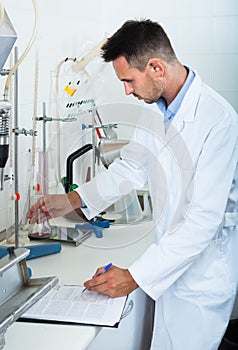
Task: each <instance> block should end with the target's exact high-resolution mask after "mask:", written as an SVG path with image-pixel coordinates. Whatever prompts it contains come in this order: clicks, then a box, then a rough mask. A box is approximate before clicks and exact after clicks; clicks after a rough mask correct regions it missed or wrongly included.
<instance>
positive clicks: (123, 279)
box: [84, 266, 138, 298]
mask: <svg viewBox="0 0 238 350" xmlns="http://www.w3.org/2000/svg"><path fill="white" fill-rule="evenodd" d="M102 270H103V267H102V268H99V269H97V271H96V273H95V275H94V276H93V277H92V279H91V280H88V281H86V282H85V283H84V286H85V287H86V288H87V289H88V290H93V291H96V292H98V293H102V294H105V295H108V296H109V297H112V298H115V297H121V296H124V295H127V294H129V293H131V292H132V291H133V290H135V289H136V288H138V284H137V283H136V282H135V280H134V279H133V278H132V276H131V274H130V272H129V271H128V270H126V269H120V268H119V267H116V266H112V267H111V268H110V269H109V270H108V271H107V272H105V273H103V274H102V275H98V274H99V273H100V272H101V271H102Z"/></svg>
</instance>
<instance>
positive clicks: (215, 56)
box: [0, 0, 238, 230]
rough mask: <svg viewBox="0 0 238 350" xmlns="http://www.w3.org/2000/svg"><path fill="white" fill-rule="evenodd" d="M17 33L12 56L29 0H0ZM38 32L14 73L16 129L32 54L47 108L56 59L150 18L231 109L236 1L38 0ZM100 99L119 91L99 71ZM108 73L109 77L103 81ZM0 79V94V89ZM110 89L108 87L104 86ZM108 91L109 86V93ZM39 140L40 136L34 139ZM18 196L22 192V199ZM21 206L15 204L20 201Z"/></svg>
mask: <svg viewBox="0 0 238 350" xmlns="http://www.w3.org/2000/svg"><path fill="white" fill-rule="evenodd" d="M3 4H4V5H5V8H6V10H7V12H8V15H9V16H10V18H11V20H12V23H13V24H14V27H15V29H16V31H17V34H18V40H17V46H18V48H19V54H21V53H22V52H23V50H24V48H25V47H26V45H27V43H28V41H29V38H30V35H31V33H32V28H33V23H34V15H33V13H34V12H33V6H32V2H31V0H22V1H17V0H3ZM38 7H39V29H38V35H37V40H36V41H35V43H34V45H33V47H32V49H31V51H30V53H29V55H28V56H27V58H26V59H25V60H24V61H23V63H22V65H21V66H20V69H19V126H20V127H25V128H31V127H32V114H33V99H34V79H35V78H34V64H35V55H36V49H37V51H38V52H39V61H40V70H39V103H38V109H39V113H41V112H42V111H41V106H42V102H46V103H47V109H48V110H49V109H51V103H52V101H50V99H49V96H50V83H51V80H50V74H51V72H52V71H54V70H55V67H56V65H57V64H58V62H59V61H60V60H61V59H63V58H65V57H69V56H73V57H80V56H82V54H84V53H85V52H86V51H87V50H89V49H90V48H92V47H93V46H94V45H96V44H97V43H98V42H99V41H101V40H102V39H103V38H104V37H105V36H106V35H110V34H112V33H113V32H114V31H115V30H116V29H117V28H118V27H119V26H120V25H121V24H122V23H123V22H124V21H125V20H127V19H140V18H151V19H152V20H156V21H159V22H160V23H161V24H162V25H163V26H164V28H165V30H166V31H167V33H168V35H169V37H170V39H171V41H172V43H173V46H174V48H175V51H176V52H177V56H178V58H179V59H180V60H181V61H182V62H183V63H184V64H187V65H190V66H192V67H193V68H194V69H196V70H197V71H198V72H199V73H200V75H201V77H202V78H203V80H204V81H205V82H206V83H207V84H209V85H210V86H212V87H213V88H215V89H216V90H217V91H218V92H220V93H221V94H222V95H223V96H225V98H227V99H228V100H229V101H230V102H231V104H233V106H234V107H235V109H236V110H237V111H238V65H237V62H238V30H237V28H238V1H237V0H200V1H191V0H180V1H178V0H166V1H162V0H147V1H145V2H144V1H142V2H140V1H139V2H138V1H135V0H131V1H128V0H121V1H115V0H101V1H96V0H94V1H91V2H90V4H88V3H87V2H86V1H82V0H71V1H70V2H68V1H65V0H48V1H44V0H38ZM106 72H110V73H107V74H106V75H107V77H106V81H105V82H104V83H103V84H104V85H103V87H104V88H103V91H104V95H105V94H107V93H110V94H112V93H113V91H115V93H118V94H123V90H122V86H121V85H120V83H119V82H118V81H117V80H116V79H115V77H114V76H113V75H112V76H110V74H111V72H112V71H111V69H110V68H108V69H107V70H106ZM108 76H109V78H110V79H109V80H110V82H109V80H108ZM4 82H5V79H4V78H2V77H1V78H0V93H1V94H2V90H3V87H4ZM113 84H114V85H115V89H114V88H113V89H112V85H113ZM109 87H110V88H109ZM39 143H40V139H39ZM19 144H20V147H19V148H20V150H19V159H20V167H19V168H20V169H19V184H20V188H22V189H23V191H25V189H26V188H27V184H26V183H25V179H26V176H25V173H26V168H27V167H26V157H27V150H28V148H31V138H30V137H25V136H19ZM5 192H6V191H3V192H2V193H0V217H1V218H2V219H1V221H0V230H1V229H2V228H4V225H5V222H4V218H5V207H6V201H5V196H6V194H5ZM23 197H24V195H23ZM22 205H23V203H22Z"/></svg>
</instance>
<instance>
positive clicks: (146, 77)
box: [113, 56, 164, 104]
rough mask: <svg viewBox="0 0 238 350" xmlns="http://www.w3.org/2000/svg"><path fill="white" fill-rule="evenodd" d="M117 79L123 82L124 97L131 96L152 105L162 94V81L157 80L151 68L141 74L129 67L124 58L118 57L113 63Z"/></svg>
mask: <svg viewBox="0 0 238 350" xmlns="http://www.w3.org/2000/svg"><path fill="white" fill-rule="evenodd" d="M113 67H114V69H115V72H116V74H117V77H118V78H119V79H120V80H121V81H122V82H123V84H124V89H125V93H126V95H130V94H133V95H134V96H135V97H137V98H138V99H139V100H144V101H145V102H146V103H150V104H151V103H154V102H156V101H158V99H159V98H160V97H161V96H162V94H163V92H164V84H163V81H162V80H160V79H157V77H156V75H154V74H153V71H152V69H151V67H148V66H147V67H146V69H145V70H144V71H143V72H141V71H139V70H138V69H136V68H133V67H131V66H130V65H129V64H128V62H127V60H126V59H125V57H123V56H121V57H118V58H117V59H115V60H114V61H113Z"/></svg>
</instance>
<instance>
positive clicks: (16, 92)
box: [14, 47, 19, 248]
mask: <svg viewBox="0 0 238 350" xmlns="http://www.w3.org/2000/svg"><path fill="white" fill-rule="evenodd" d="M17 60H18V48H17V47H15V62H17ZM14 128H15V129H18V70H17V69H16V71H15V84H14ZM14 154H15V157H14V183H15V194H16V193H18V135H17V134H15V133H14ZM18 246H19V205H18V200H16V199H15V247H16V248H18Z"/></svg>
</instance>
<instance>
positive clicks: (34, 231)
mask: <svg viewBox="0 0 238 350" xmlns="http://www.w3.org/2000/svg"><path fill="white" fill-rule="evenodd" d="M50 236H51V227H50V225H49V223H48V221H47V220H42V218H41V210H40V209H37V211H36V222H35V223H34V224H32V226H31V229H30V232H29V234H28V237H29V238H30V239H47V238H50Z"/></svg>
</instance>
